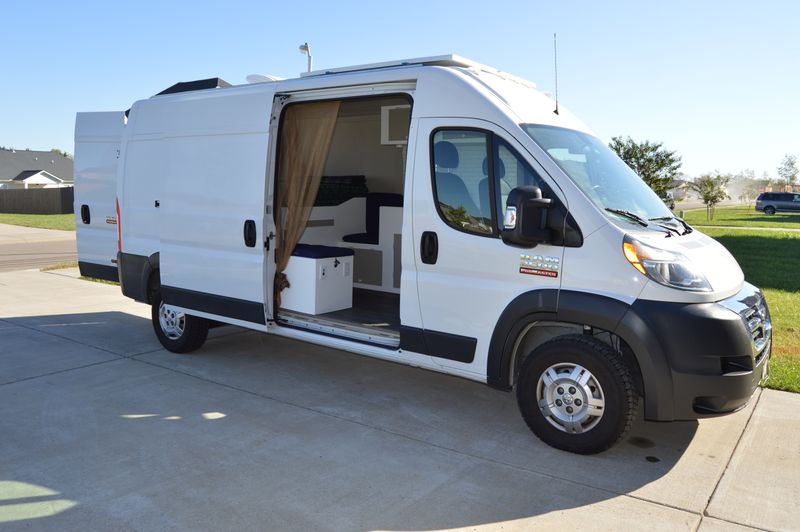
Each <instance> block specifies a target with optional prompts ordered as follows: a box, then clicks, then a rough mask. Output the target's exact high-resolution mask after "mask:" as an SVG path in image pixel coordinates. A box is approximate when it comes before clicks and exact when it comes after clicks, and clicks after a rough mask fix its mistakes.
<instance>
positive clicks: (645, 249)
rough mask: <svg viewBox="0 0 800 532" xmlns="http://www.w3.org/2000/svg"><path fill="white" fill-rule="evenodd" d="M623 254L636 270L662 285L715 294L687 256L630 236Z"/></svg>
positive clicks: (623, 246) (627, 238)
mask: <svg viewBox="0 0 800 532" xmlns="http://www.w3.org/2000/svg"><path fill="white" fill-rule="evenodd" d="M622 251H623V253H624V254H625V258H626V259H628V262H630V263H631V265H632V266H633V267H634V268H636V269H637V270H639V271H640V272H641V273H643V274H644V275H646V276H647V277H649V278H650V279H652V280H653V281H655V282H657V283H659V284H663V285H664V286H669V287H670V288H678V289H681V290H693V291H697V292H710V291H711V285H710V284H708V280H707V279H706V277H705V275H703V274H702V273H701V272H700V271H699V270H698V269H697V267H696V266H695V265H694V264H693V263H692V262H691V261H689V259H688V258H686V256H685V255H682V254H680V253H675V252H673V251H667V250H665V249H658V248H655V247H653V246H648V245H647V244H642V243H641V242H639V241H638V240H636V239H633V238H631V237H630V236H628V235H625V239H624V240H623V243H622Z"/></svg>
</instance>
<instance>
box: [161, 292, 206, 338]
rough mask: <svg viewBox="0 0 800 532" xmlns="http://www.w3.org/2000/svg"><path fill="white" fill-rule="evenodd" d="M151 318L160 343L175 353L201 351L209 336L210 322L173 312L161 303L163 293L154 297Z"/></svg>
mask: <svg viewBox="0 0 800 532" xmlns="http://www.w3.org/2000/svg"><path fill="white" fill-rule="evenodd" d="M151 299H152V304H151V310H150V317H151V319H152V322H153V330H154V331H155V333H156V336H157V337H158V341H159V342H161V345H163V346H164V348H165V349H167V350H168V351H172V352H173V353H190V352H192V351H194V350H196V349H199V348H200V347H201V346H202V345H203V344H204V343H205V341H206V337H207V336H208V320H206V319H205V318H199V317H197V316H190V315H188V314H183V313H182V312H177V311H174V310H172V308H171V307H170V306H169V305H165V304H164V303H163V301H161V292H155V293H154V294H153V296H152V298H151Z"/></svg>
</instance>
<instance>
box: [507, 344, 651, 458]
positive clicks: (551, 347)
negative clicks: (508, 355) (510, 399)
mask: <svg viewBox="0 0 800 532" xmlns="http://www.w3.org/2000/svg"><path fill="white" fill-rule="evenodd" d="M638 399H639V398H638V396H637V394H636V391H635V387H634V381H633V377H632V376H631V373H630V370H629V369H628V367H627V366H626V365H625V363H624V362H623V360H622V357H621V356H620V355H619V354H618V353H616V352H615V351H614V350H613V349H612V348H611V347H610V346H609V345H608V344H605V343H603V342H601V341H599V340H597V339H595V338H592V337H590V336H584V335H567V336H560V337H558V338H554V339H553V340H550V341H548V342H545V343H544V344H542V345H540V346H539V347H537V348H536V349H535V350H534V351H533V352H531V354H530V355H528V358H527V359H525V361H524V362H523V364H522V368H521V369H520V373H519V378H518V381H517V402H518V404H519V408H520V412H521V413H522V417H523V418H524V419H525V422H526V423H527V424H528V427H530V429H531V430H532V431H533V433H534V434H536V436H538V437H539V439H541V440H542V441H543V442H545V443H547V444H548V445H551V446H553V447H556V448H558V449H562V450H565V451H570V452H573V453H579V454H594V453H599V452H601V451H604V450H606V449H608V448H609V447H611V446H612V445H614V443H616V442H617V441H618V440H620V439H621V438H622V437H623V436H624V435H625V433H626V432H628V430H630V427H631V425H632V424H633V420H634V418H635V416H636V411H637V409H638V405H639V400H638Z"/></svg>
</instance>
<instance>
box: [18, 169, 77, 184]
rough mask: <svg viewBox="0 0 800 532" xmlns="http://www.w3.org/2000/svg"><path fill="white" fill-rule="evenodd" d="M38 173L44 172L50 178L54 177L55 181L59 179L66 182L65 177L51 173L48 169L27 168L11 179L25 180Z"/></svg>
mask: <svg viewBox="0 0 800 532" xmlns="http://www.w3.org/2000/svg"><path fill="white" fill-rule="evenodd" d="M37 174H44V175H45V177H47V178H48V179H50V178H52V179H53V180H54V181H59V182H62V183H63V182H64V180H63V179H61V178H60V177H58V176H55V175H53V174H51V173H50V172H48V171H47V170H25V171H24V172H20V173H19V175H18V176H17V177H15V178H14V179H12V180H11V181H25V180H26V179H28V178H29V177H33V176H35V175H37Z"/></svg>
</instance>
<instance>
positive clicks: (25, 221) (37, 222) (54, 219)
mask: <svg viewBox="0 0 800 532" xmlns="http://www.w3.org/2000/svg"><path fill="white" fill-rule="evenodd" d="M0 224H10V225H24V226H25V227H37V228H39V229H62V230H64V231H74V230H75V215H74V214H3V213H0Z"/></svg>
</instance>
